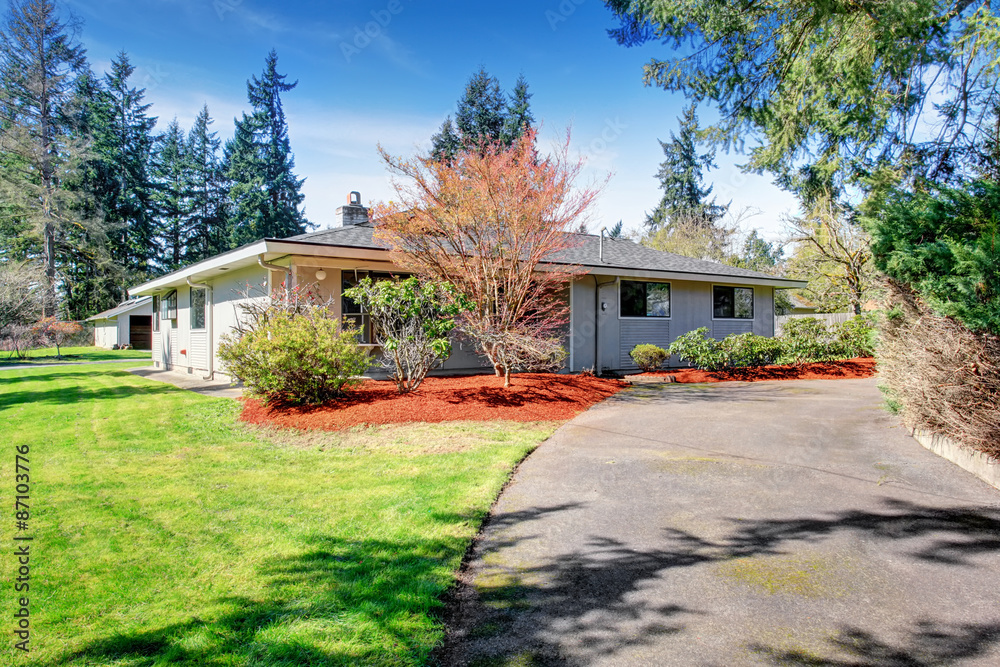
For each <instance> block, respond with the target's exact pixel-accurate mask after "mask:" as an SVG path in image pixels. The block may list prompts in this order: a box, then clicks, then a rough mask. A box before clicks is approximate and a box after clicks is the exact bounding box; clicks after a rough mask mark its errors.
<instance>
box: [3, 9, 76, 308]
mask: <svg viewBox="0 0 1000 667" xmlns="http://www.w3.org/2000/svg"><path fill="white" fill-rule="evenodd" d="M85 53H86V52H85V51H84V49H83V47H82V46H81V45H80V44H79V42H78V39H77V28H76V25H75V24H74V23H72V22H65V21H63V20H62V19H61V18H60V17H59V7H58V5H57V3H56V2H55V0H13V1H12V2H10V4H9V11H8V14H7V17H6V20H5V22H4V24H3V28H2V31H0V85H2V87H3V95H2V96H0V127H2V131H3V145H2V147H0V151H2V152H3V154H4V157H3V167H4V168H3V169H2V170H0V176H2V177H3V179H4V187H3V190H4V192H3V199H4V200H5V202H8V207H11V206H12V207H13V208H8V213H10V212H13V213H14V216H15V217H14V218H13V219H14V220H15V221H16V224H17V225H18V228H19V229H21V230H24V229H28V228H30V230H31V234H32V236H34V237H35V238H36V239H37V240H38V247H39V251H40V260H41V261H42V263H43V265H44V273H45V279H46V282H47V290H48V293H49V294H48V298H47V299H46V303H47V304H49V305H48V306H47V312H46V314H47V315H51V314H53V311H52V308H53V307H54V306H53V304H55V303H56V299H55V293H56V287H57V281H58V275H57V272H58V267H59V262H60V257H59V240H60V236H61V235H62V233H63V231H64V230H65V229H67V228H68V227H70V226H72V224H73V223H74V218H75V212H74V210H73V199H74V197H73V194H72V193H71V192H69V191H68V190H67V189H66V188H65V187H64V183H65V181H66V180H67V179H68V178H69V177H71V175H72V173H73V171H74V169H75V168H76V164H77V162H78V161H79V156H80V152H81V147H80V146H79V145H78V144H77V143H76V142H75V141H74V140H73V137H72V135H71V131H70V130H71V128H70V120H69V118H68V115H67V114H65V113H64V111H65V109H66V106H67V105H68V104H69V102H70V100H71V99H72V96H73V92H74V84H75V82H76V78H77V77H78V76H79V75H80V73H81V72H83V71H84V69H85V67H86V55H85Z"/></svg>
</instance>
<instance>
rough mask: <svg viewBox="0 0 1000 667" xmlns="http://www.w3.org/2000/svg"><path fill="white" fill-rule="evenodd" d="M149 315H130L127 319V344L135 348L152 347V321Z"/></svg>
mask: <svg viewBox="0 0 1000 667" xmlns="http://www.w3.org/2000/svg"><path fill="white" fill-rule="evenodd" d="M152 319H153V318H152V317H151V316H150V315H132V316H130V317H129V320H128V328H129V344H130V345H131V346H132V348H133V349H136V350H152V349H153V322H152Z"/></svg>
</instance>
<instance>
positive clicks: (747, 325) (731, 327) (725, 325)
mask: <svg viewBox="0 0 1000 667" xmlns="http://www.w3.org/2000/svg"><path fill="white" fill-rule="evenodd" d="M742 333H753V320H715V321H714V322H712V338H714V339H715V340H722V339H723V338H725V337H726V336H732V335H733V334H742Z"/></svg>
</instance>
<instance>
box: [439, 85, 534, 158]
mask: <svg viewBox="0 0 1000 667" xmlns="http://www.w3.org/2000/svg"><path fill="white" fill-rule="evenodd" d="M534 122H535V119H534V116H532V114H531V93H529V92H528V83H527V81H525V79H524V77H523V76H522V77H520V78H518V80H517V84H516V85H515V86H514V91H513V92H512V93H511V95H510V96H509V97H508V96H507V95H505V94H504V92H503V90H501V88H500V81H499V80H498V79H497V78H496V77H494V76H491V75H490V74H489V73H487V72H486V70H485V69H483V68H480V69H479V71H478V72H476V73H475V74H473V75H472V78H470V79H469V82H468V83H467V84H466V86H465V93H464V94H463V95H462V98H461V99H460V100H459V101H458V112H457V113H456V115H455V123H454V125H453V124H452V121H451V117H450V116H449V117H448V118H447V119H446V120H445V122H444V124H442V125H441V131H440V132H439V133H438V134H436V135H434V136H433V137H432V138H431V144H432V146H431V157H433V158H434V159H435V160H440V159H448V160H450V159H451V158H453V157H454V156H455V154H456V153H457V152H458V151H459V150H462V149H469V148H475V147H479V146H482V145H484V144H488V143H500V144H501V145H503V146H505V147H510V146H512V145H513V144H514V142H516V141H517V140H518V139H519V138H520V137H521V136H522V135H523V134H524V132H525V130H527V129H528V128H530V127H533V126H534Z"/></svg>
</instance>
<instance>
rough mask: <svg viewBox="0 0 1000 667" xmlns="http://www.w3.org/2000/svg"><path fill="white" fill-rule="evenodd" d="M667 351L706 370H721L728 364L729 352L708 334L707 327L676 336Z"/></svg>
mask: <svg viewBox="0 0 1000 667" xmlns="http://www.w3.org/2000/svg"><path fill="white" fill-rule="evenodd" d="M668 351H669V352H670V354H673V355H676V356H678V357H680V358H681V359H682V360H684V361H686V362H688V363H689V364H691V365H693V366H695V367H696V368H700V369H702V370H706V371H717V370H721V369H723V368H725V367H726V366H728V365H729V354H728V353H727V352H726V350H725V348H724V347H723V345H722V344H721V343H720V342H719V341H717V340H715V339H714V338H710V337H709V336H708V327H701V328H700V329H695V330H694V331H689V332H687V333H686V334H684V335H682V336H678V337H677V339H676V340H675V341H674V342H673V343H671V344H670V348H669V350H668Z"/></svg>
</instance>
